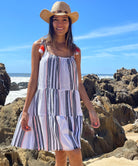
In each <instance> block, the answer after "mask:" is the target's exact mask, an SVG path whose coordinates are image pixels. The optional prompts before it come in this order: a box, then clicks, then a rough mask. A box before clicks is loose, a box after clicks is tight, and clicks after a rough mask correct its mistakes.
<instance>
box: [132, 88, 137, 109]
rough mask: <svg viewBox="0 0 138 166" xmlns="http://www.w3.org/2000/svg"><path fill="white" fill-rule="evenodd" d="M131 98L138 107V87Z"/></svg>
mask: <svg viewBox="0 0 138 166" xmlns="http://www.w3.org/2000/svg"><path fill="white" fill-rule="evenodd" d="M131 96H132V99H133V105H132V106H134V107H137V106H138V87H137V88H135V89H134V90H133V91H132V92H131Z"/></svg>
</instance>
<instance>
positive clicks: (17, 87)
mask: <svg viewBox="0 0 138 166" xmlns="http://www.w3.org/2000/svg"><path fill="white" fill-rule="evenodd" d="M27 87H28V82H20V83H18V84H17V83H16V82H12V83H11V88H10V90H11V91H16V90H20V89H26V88H27Z"/></svg>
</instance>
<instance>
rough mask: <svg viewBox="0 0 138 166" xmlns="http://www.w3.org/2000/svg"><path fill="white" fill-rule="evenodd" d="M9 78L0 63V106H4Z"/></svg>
mask: <svg viewBox="0 0 138 166" xmlns="http://www.w3.org/2000/svg"><path fill="white" fill-rule="evenodd" d="M10 83H11V81H10V77H9V75H8V74H7V72H6V69H5V66H4V64H2V63H0V105H4V103H5V100H6V96H7V95H8V93H9V90H10Z"/></svg>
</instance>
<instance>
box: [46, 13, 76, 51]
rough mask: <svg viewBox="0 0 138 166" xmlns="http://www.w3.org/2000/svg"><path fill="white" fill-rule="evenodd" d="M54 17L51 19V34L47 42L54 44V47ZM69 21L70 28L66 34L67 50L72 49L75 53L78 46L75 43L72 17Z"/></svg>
mask: <svg viewBox="0 0 138 166" xmlns="http://www.w3.org/2000/svg"><path fill="white" fill-rule="evenodd" d="M53 17H54V16H52V17H50V22H49V33H48V35H47V38H46V42H52V43H53V45H54V27H53ZM68 19H69V28H68V32H67V33H66V34H65V41H66V46H67V48H68V49H70V50H71V51H72V52H74V51H75V49H76V45H75V44H74V43H73V35H72V22H71V18H70V17H68Z"/></svg>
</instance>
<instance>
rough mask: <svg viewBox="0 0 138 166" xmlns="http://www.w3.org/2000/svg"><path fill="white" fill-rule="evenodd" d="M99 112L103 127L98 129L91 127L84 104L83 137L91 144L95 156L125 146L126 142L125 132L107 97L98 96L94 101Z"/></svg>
mask: <svg viewBox="0 0 138 166" xmlns="http://www.w3.org/2000/svg"><path fill="white" fill-rule="evenodd" d="M93 104H94V106H95V109H96V110H97V112H98V115H99V118H100V123H101V126H100V127H99V128H98V129H93V128H91V127H90V120H89V116H88V111H87V109H86V107H85V106H84V105H83V103H82V108H83V114H84V125H83V133H82V137H83V138H84V139H85V140H87V141H88V142H89V144H90V145H91V147H92V149H93V151H94V153H95V155H98V154H103V153H107V152H110V151H112V150H114V149H115V148H117V147H120V146H123V145H124V142H125V141H126V137H125V132H124V129H123V128H122V126H121V125H120V124H119V122H118V121H117V120H116V118H115V117H114V116H113V110H112V105H111V104H110V101H109V99H108V98H107V97H100V96H97V97H96V98H95V99H94V100H93Z"/></svg>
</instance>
